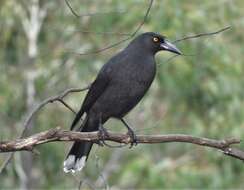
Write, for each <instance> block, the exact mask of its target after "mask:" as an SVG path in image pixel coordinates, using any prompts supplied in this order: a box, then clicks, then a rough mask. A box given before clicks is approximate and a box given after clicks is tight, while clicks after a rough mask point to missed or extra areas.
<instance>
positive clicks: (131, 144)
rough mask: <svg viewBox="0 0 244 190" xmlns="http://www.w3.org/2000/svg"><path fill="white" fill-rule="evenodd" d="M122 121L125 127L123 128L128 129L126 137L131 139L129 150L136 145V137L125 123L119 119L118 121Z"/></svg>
mask: <svg viewBox="0 0 244 190" xmlns="http://www.w3.org/2000/svg"><path fill="white" fill-rule="evenodd" d="M120 120H121V121H122V123H123V124H124V125H125V127H126V128H127V129H128V132H127V133H128V135H129V136H130V138H131V139H132V142H131V143H130V148H132V147H133V145H134V144H135V146H136V145H137V139H136V135H135V132H134V131H133V130H132V128H131V127H130V126H129V125H128V124H127V123H126V121H125V120H124V119H123V118H121V119H120Z"/></svg>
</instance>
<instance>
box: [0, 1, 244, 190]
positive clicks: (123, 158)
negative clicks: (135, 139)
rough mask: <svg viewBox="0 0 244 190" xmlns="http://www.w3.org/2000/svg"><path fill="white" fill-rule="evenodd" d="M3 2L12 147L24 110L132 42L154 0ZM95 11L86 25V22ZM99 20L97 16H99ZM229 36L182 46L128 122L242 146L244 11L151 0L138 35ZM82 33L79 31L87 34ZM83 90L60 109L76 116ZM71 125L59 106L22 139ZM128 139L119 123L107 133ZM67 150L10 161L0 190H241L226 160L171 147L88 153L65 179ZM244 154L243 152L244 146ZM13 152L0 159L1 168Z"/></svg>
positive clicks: (0, 93)
mask: <svg viewBox="0 0 244 190" xmlns="http://www.w3.org/2000/svg"><path fill="white" fill-rule="evenodd" d="M70 3H71V5H72V7H73V9H74V10H75V11H76V12H77V13H79V14H83V16H82V17H80V18H77V17H75V16H74V15H73V14H72V13H71V11H70V10H69V8H68V7H67V5H66V4H65V2H64V0H62V1H60V0H52V1H49V0H19V1H17V0H1V1H0V71H1V75H0V131H1V132H0V140H9V139H15V138H16V137H18V136H19V134H20V133H21V131H22V130H23V125H24V121H25V119H26V117H27V116H28V114H29V113H30V111H31V110H32V109H33V108H34V107H35V106H36V105H37V104H38V103H39V102H40V101H42V100H44V99H45V98H47V97H50V96H53V95H56V94H59V93H60V92H62V91H64V90H65V89H67V88H71V87H84V86H86V85H87V84H89V83H90V82H91V81H92V80H93V79H94V78H95V77H96V74H97V72H98V71H99V69H100V68H101V66H102V65H103V64H104V63H105V62H106V61H107V60H108V59H109V58H110V57H111V56H112V55H114V54H115V53H116V52H118V51H119V50H120V49H122V48H124V47H125V46H126V44H127V43H128V42H129V41H127V42H126V43H124V44H121V45H120V46H117V47H115V48H112V49H110V50H107V51H104V52H101V53H97V54H92V55H91V54H90V55H79V54H78V53H84V52H90V51H94V50H97V49H101V48H103V47H105V46H107V45H110V44H112V43H115V42H117V41H118V40H119V39H123V38H124V37H125V36H121V35H114V34H109V35H98V34H94V33H84V31H90V32H120V33H132V32H133V31H134V30H135V29H136V28H137V26H138V24H139V23H140V22H141V21H142V19H143V16H144V14H145V10H146V9H147V6H148V3H149V1H147V0H144V1H142V0H136V1H129V0H124V1H119V0H113V1H112V0H104V1H97V0H96V1H95V0H70ZM91 13H97V14H92V15H86V14H91ZM99 13H103V14H99ZM228 25H230V26H231V27H232V28H231V30H228V31H226V32H224V33H221V34H219V35H216V36H208V37H204V38H198V39H192V40H187V41H183V42H180V43H178V44H177V46H178V47H179V48H180V49H181V50H182V51H183V52H184V53H185V54H194V56H187V57H183V56H178V57H177V58H175V59H173V60H171V61H167V59H168V58H169V57H171V56H172V54H170V53H161V54H158V55H157V63H158V69H157V76H156V79H155V81H154V83H153V85H152V87H151V89H150V91H149V92H148V93H147V95H146V96H145V97H144V99H143V100H142V101H141V103H140V104H139V105H138V106H137V107H136V108H135V109H134V110H133V111H132V112H131V113H130V114H129V115H128V116H127V117H126V119H127V121H128V122H129V123H130V125H131V126H133V128H135V129H136V132H137V133H138V134H170V133H172V134H173V133H182V134H190V135H194V136H203V137H208V138H216V139H222V138H225V137H230V136H235V137H238V138H241V139H244V90H243V88H244V64H243V60H244V33H243V32H244V1H242V0H215V1H201V0H164V1H160V0H155V2H154V4H153V7H152V10H151V12H150V16H149V18H148V20H147V21H146V23H145V24H144V26H143V27H142V29H141V30H140V32H139V33H142V32H145V31H154V32H158V33H161V34H164V35H166V36H167V37H168V38H169V39H171V40H175V39H177V38H180V37H182V36H185V35H190V34H195V33H202V32H206V31H215V30H218V29H220V28H223V27H225V26H228ZM82 31H83V32H82ZM85 94H86V93H85V92H81V93H73V94H72V95H70V96H68V97H67V98H66V99H65V100H66V102H67V103H69V104H70V105H71V106H72V107H73V108H74V109H76V110H78V109H79V107H80V105H81V103H82V100H83V98H84V96H85ZM73 117H74V115H73V113H72V112H70V111H69V110H68V109H66V108H65V107H63V106H62V105H61V104H58V103H53V104H50V105H48V106H46V107H45V108H44V109H42V110H41V111H40V112H39V113H38V114H37V115H36V117H34V119H33V120H32V122H31V123H30V124H29V126H28V127H29V130H28V135H30V134H33V133H37V132H40V131H43V130H47V129H51V128H54V127H57V126H61V127H62V128H64V129H69V126H70V124H71V121H72V119H73ZM106 127H107V128H108V129H111V130H113V131H125V130H124V127H123V126H122V125H121V123H120V122H118V121H116V120H111V121H109V122H108V123H107V124H106ZM69 145H70V143H63V142H59V143H49V144H45V145H41V146H38V148H37V150H38V151H39V152H40V154H39V155H33V154H28V153H25V154H23V153H21V154H20V153H16V154H15V156H14V158H13V160H12V161H11V163H10V164H9V165H8V167H7V168H6V169H5V170H4V171H3V172H2V173H1V174H0V189H14V188H22V189H75V188H78V186H79V183H80V182H82V188H84V189H96V188H98V189H100V188H105V187H110V188H115V189H181V188H184V189H186V188H191V189H243V188H244V180H243V179H244V165H243V163H242V162H241V161H239V160H236V159H233V158H230V157H227V156H224V155H223V154H222V153H221V152H219V151H216V150H213V149H209V148H204V147H198V146H195V145H191V144H183V143H170V144H157V145H156V144H154V145H138V146H137V147H135V148H133V149H129V148H128V146H127V147H124V148H120V149H113V148H107V147H103V148H101V147H97V146H96V147H94V148H93V151H92V153H91V156H90V160H89V161H88V163H87V166H86V168H85V169H84V170H83V172H81V173H79V174H76V175H75V176H73V175H71V174H65V173H64V172H63V169H62V166H63V159H64V157H65V155H66V153H67V151H68V149H69ZM241 147H242V149H243V148H244V143H243V142H242V143H241ZM7 156H8V154H0V165H2V164H3V162H4V159H5V158H6V157H7Z"/></svg>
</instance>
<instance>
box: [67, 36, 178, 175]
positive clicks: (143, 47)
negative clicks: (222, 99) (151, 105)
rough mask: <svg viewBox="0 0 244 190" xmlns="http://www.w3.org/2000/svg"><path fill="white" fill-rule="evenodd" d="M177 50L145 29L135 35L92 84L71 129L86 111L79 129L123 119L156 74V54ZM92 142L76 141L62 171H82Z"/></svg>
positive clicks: (94, 128) (92, 127) (90, 128)
mask: <svg viewBox="0 0 244 190" xmlns="http://www.w3.org/2000/svg"><path fill="white" fill-rule="evenodd" d="M161 50H166V51H171V52H174V53H177V54H181V53H180V51H179V50H178V49H177V48H176V47H175V46H174V45H173V44H171V43H169V42H168V41H167V40H166V39H165V37H164V36H161V35H159V34H156V33H152V32H148V33H144V34H141V35H139V36H138V37H136V38H135V39H134V40H133V41H132V42H131V43H130V44H129V45H128V46H127V47H126V48H125V49H124V50H123V51H121V52H119V53H118V54H117V55H115V56H114V57H112V58H111V59H110V60H109V61H108V62H107V63H106V64H105V65H104V66H103V67H102V69H101V70H100V72H99V73H98V75H97V78H96V79H95V81H94V82H93V83H92V85H91V87H90V89H89V91H88V93H87V95H86V97H85V100H84V101H83V104H82V106H81V109H80V111H79V112H78V114H77V115H76V117H75V119H74V121H73V123H72V125H71V129H73V128H74V127H75V125H76V124H77V123H78V121H79V120H80V118H81V117H82V115H83V114H84V113H86V115H87V116H86V120H85V123H84V125H83V128H82V131H83V132H88V131H96V130H98V127H99V124H100V123H101V124H104V123H105V122H106V121H107V120H108V119H109V118H118V119H121V118H123V117H124V116H125V115H126V114H127V113H128V112H129V111H130V110H131V109H132V108H133V107H135V105H136V104H137V103H138V102H139V101H140V100H141V99H142V97H143V96H144V95H145V93H146V91H147V90H148V89H149V87H150V85H151V83H152V81H153V79H154V77H155V73H156V64H155V58H154V56H155V54H156V53H157V52H158V51H161ZM91 147H92V143H91V142H75V143H74V145H73V147H72V148H71V150H70V152H69V154H68V156H67V159H66V161H65V162H64V170H65V171H66V172H69V171H76V170H81V169H82V168H83V166H84V164H85V161H86V159H87V157H88V155H89V152H90V150H91Z"/></svg>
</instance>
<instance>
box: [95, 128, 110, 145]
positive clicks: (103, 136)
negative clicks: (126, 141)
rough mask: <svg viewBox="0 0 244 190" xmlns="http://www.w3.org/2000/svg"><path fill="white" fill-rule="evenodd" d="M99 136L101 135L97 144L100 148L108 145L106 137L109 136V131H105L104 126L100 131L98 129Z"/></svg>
mask: <svg viewBox="0 0 244 190" xmlns="http://www.w3.org/2000/svg"><path fill="white" fill-rule="evenodd" d="M98 132H99V133H98V135H99V140H98V141H97V144H98V145H99V146H104V145H106V143H105V139H106V137H107V136H108V131H107V129H105V128H104V127H103V126H102V125H101V126H99V129H98Z"/></svg>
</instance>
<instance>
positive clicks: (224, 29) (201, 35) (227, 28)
mask: <svg viewBox="0 0 244 190" xmlns="http://www.w3.org/2000/svg"><path fill="white" fill-rule="evenodd" d="M229 29H231V26H227V27H224V28H222V29H220V30H217V31H214V32H205V33H200V34H196V35H192V36H186V37H183V38H180V39H178V40H175V41H174V42H173V43H178V42H181V41H184V40H189V39H194V38H200V37H204V36H210V35H216V34H219V33H221V32H224V31H226V30H229Z"/></svg>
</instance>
